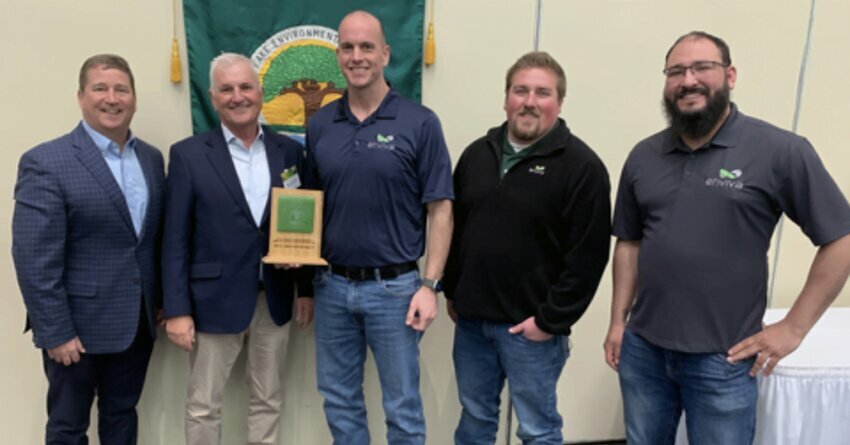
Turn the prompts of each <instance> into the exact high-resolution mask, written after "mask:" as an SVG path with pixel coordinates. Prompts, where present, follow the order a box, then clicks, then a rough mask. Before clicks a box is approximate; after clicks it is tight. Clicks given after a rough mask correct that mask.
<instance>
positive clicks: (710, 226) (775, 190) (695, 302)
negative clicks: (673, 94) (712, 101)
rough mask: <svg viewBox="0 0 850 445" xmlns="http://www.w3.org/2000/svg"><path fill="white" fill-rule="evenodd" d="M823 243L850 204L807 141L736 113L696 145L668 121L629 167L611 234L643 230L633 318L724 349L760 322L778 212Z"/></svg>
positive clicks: (679, 339)
mask: <svg viewBox="0 0 850 445" xmlns="http://www.w3.org/2000/svg"><path fill="white" fill-rule="evenodd" d="M783 212H784V213H785V214H786V215H788V217H789V218H790V219H791V220H793V221H794V222H795V223H797V224H798V225H799V226H800V227H801V229H802V230H803V232H804V233H805V234H806V236H808V237H809V239H810V240H811V241H812V242H813V243H814V244H816V245H823V244H827V243H829V242H830V241H833V240H835V239H837V238H840V237H841V236H843V235H845V234H847V233H850V206H848V203H847V200H846V199H845V198H844V195H843V194H842V193H841V191H840V190H839V188H838V186H837V185H836V184H835V181H833V179H832V178H831V177H830V176H829V173H828V172H827V171H826V169H825V168H824V165H823V163H822V162H821V161H820V159H819V158H818V156H817V154H816V153H815V151H814V149H813V148H812V146H811V144H809V142H808V141H807V140H806V139H804V138H802V137H799V136H797V135H795V134H793V133H790V132H787V131H785V130H782V129H779V128H777V127H775V126H773V125H770V124H768V123H766V122H763V121H760V120H758V119H754V118H751V117H749V116H746V115H744V114H742V113H739V112H738V110H737V108H736V107H735V106H734V105H732V112H731V114H730V115H729V117H728V118H727V119H726V122H724V124H723V126H722V127H721V128H720V130H719V131H718V132H717V134H716V135H715V137H714V139H713V140H712V141H711V142H710V143H708V144H707V145H706V146H704V147H702V148H700V149H698V150H691V149H690V148H688V147H687V146H686V145H684V143H682V142H681V140H680V139H679V138H678V137H675V136H673V135H672V133H671V132H670V130H669V129H666V130H664V131H661V132H659V133H656V134H654V135H652V136H650V137H649V138H647V139H644V140H643V141H641V142H640V143H638V144H637V146H635V148H634V149H633V150H632V152H631V153H630V154H629V157H628V159H627V161H626V164H625V166H624V167H623V172H622V176H621V178H620V184H619V190H618V192H617V204H616V209H615V212H614V226H613V232H614V235H615V236H616V237H618V238H620V239H623V240H640V252H639V255H638V282H639V285H638V291H637V297H636V299H635V304H634V306H633V307H632V310H631V316H630V319H629V327H630V329H632V330H633V331H634V332H635V333H637V334H639V335H640V336H642V337H643V338H645V339H646V340H647V341H649V342H650V343H653V344H655V345H657V346H660V347H663V348H667V349H672V350H676V351H683V352H700V353H705V352H725V351H726V350H727V349H728V348H730V347H731V346H733V345H734V344H735V343H737V342H738V341H740V340H742V339H744V338H746V337H748V336H750V335H752V334H754V333H756V332H758V331H759V330H761V320H762V316H763V315H764V310H765V305H766V301H767V274H768V267H767V250H768V247H769V246H770V238H771V235H772V233H773V229H774V227H775V226H776V223H777V221H778V219H779V217H780V215H781V214H782V213H783Z"/></svg>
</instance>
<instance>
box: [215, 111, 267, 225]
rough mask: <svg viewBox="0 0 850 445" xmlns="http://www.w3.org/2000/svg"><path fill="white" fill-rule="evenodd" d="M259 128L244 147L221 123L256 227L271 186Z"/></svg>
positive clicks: (264, 147)
mask: <svg viewBox="0 0 850 445" xmlns="http://www.w3.org/2000/svg"><path fill="white" fill-rule="evenodd" d="M259 128H260V130H259V132H258V133H257V137H256V139H254V142H252V143H251V146H250V147H248V148H245V144H243V143H242V140H240V139H239V138H237V137H236V136H235V135H234V134H233V133H232V132H231V131H230V130H228V129H227V127H226V126H225V125H224V124H222V125H221V130H222V132H223V133H224V140H225V141H227V149H228V150H229V151H230V158H231V159H233V166H234V167H235V168H236V175H237V176H238V177H239V183H240V184H241V185H242V193H244V194H245V200H246V201H248V207H249V208H250V209H251V216H253V217H254V222H255V223H256V224H257V227H259V226H260V222H261V221H262V218H263V212H265V210H266V204H267V203H268V201H269V190H270V189H271V186H272V178H271V173H270V172H269V160H268V158H267V157H266V144H265V138H264V134H263V127H259Z"/></svg>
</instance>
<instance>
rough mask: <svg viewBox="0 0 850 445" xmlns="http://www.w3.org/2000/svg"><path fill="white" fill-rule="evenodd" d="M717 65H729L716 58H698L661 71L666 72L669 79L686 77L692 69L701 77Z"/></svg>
mask: <svg viewBox="0 0 850 445" xmlns="http://www.w3.org/2000/svg"><path fill="white" fill-rule="evenodd" d="M717 66H720V67H723V68H726V67H727V66H729V65H727V64H725V63H722V62H716V61H714V60H698V61H696V62H694V63H692V64H690V65H673V66H671V67H667V68H664V69H663V70H661V72H662V73H664V75H665V76H667V78H668V79H678V78H680V77H684V76H685V73H687V71H688V70H691V73H693V74H694V77H699V76H705V75H706V74H708V72H709V71H711V70H713V69H714V67H717Z"/></svg>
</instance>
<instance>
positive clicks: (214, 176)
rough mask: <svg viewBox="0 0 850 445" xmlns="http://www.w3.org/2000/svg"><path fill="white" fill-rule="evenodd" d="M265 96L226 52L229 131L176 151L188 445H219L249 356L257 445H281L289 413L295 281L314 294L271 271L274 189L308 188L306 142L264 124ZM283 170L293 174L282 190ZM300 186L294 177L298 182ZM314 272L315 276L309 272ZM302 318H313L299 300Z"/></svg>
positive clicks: (175, 257)
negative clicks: (285, 348) (287, 371)
mask: <svg viewBox="0 0 850 445" xmlns="http://www.w3.org/2000/svg"><path fill="white" fill-rule="evenodd" d="M262 97H263V93H262V88H261V86H260V84H259V81H258V79H257V72H256V70H255V69H254V68H253V67H252V66H251V63H250V60H249V59H248V58H246V57H245V56H242V55H240V54H233V53H225V54H222V55H220V56H218V57H216V58H215V59H214V60H213V61H212V62H211V64H210V99H211V100H212V103H213V106H214V107H215V109H216V111H217V112H218V114H219V117H220V119H221V126H219V127H216V128H214V129H212V130H210V131H207V132H205V133H201V134H199V135H196V136H193V137H190V138H188V139H185V140H183V141H180V142H178V143H176V144H174V146H172V147H171V152H170V161H169V166H168V172H169V176H168V183H167V186H166V212H165V230H164V236H163V246H162V249H163V252H162V267H163V286H164V292H165V295H164V296H165V299H164V311H165V312H164V315H165V318H166V319H167V322H166V330H167V332H168V336H169V338H170V339H171V340H172V341H173V342H174V343H175V344H177V345H178V346H180V347H181V348H183V349H185V350H187V351H191V355H190V368H191V371H190V377H189V390H188V397H187V401H186V438H187V443H188V444H189V445H193V444H197V445H212V444H216V443H219V442H220V423H221V404H222V395H223V389H224V385H225V383H226V382H227V378H228V377H229V375H230V371H231V369H232V367H233V363H234V362H235V360H236V357H237V355H238V354H239V351H240V350H241V349H242V348H243V345H244V347H246V348H247V374H248V376H249V377H248V382H249V387H250V401H249V408H248V443H250V444H276V443H277V430H278V424H279V419H280V406H281V403H282V395H281V387H280V386H281V385H280V377H279V363H280V355H279V354H280V350H281V347H282V345H283V344H284V343H285V340H286V338H287V334H288V330H287V329H283V328H281V326H282V325H284V324H286V323H287V322H288V321H289V320H290V318H292V300H293V295H294V291H295V283H296V281H297V283H298V291H299V293H300V295H308V296H312V286H311V283H310V278H309V272H310V271H309V270H301V269H292V270H281V269H276V268H274V267H272V266H269V265H263V264H262V263H261V259H262V257H263V256H264V255H265V254H266V253H267V251H268V241H269V235H268V230H269V212H270V209H269V206H268V204H269V195H270V191H271V187H282V186H286V187H293V188H295V187H298V186H299V185H300V184H299V178H300V176H299V173H302V172H305V171H306V170H307V168H306V166H305V165H304V162H305V156H304V150H303V148H302V147H301V145H300V144H298V143H297V142H295V141H293V140H291V139H289V138H287V137H285V136H281V135H278V134H277V133H275V132H274V131H273V130H272V129H270V128H267V127H262V126H260V125H259V123H258V117H259V114H260V107H261V106H262ZM284 171H288V172H290V173H291V175H290V174H288V175H287V178H289V179H288V180H287V181H286V182H285V183H284V182H283V178H282V174H283V172H284ZM290 176H292V177H291V178H290ZM305 269H306V268H305ZM295 306H296V320H298V321H299V325H300V326H301V327H302V328H303V327H305V326H306V325H307V324H308V323H309V322H310V320H311V319H312V308H313V300H312V298H298V300H297V303H296V305H295Z"/></svg>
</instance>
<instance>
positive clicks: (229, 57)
mask: <svg viewBox="0 0 850 445" xmlns="http://www.w3.org/2000/svg"><path fill="white" fill-rule="evenodd" d="M240 62H245V63H247V64H248V66H250V67H251V71H253V72H254V79H256V80H257V83H258V84H259V83H260V79H259V77H260V74H259V73H258V72H257V68H254V64H253V63H251V59H249V58H247V57H245V56H244V55H242V54H238V53H221V54H219V55H218V56H216V57H215V58H214V59H212V61H211V62H210V89H211V90H212V87H213V83H214V82H213V76H214V74H215V72H216V71H217V70H218V69H220V68H226V67H228V66H232V65H235V64H237V63H240Z"/></svg>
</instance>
